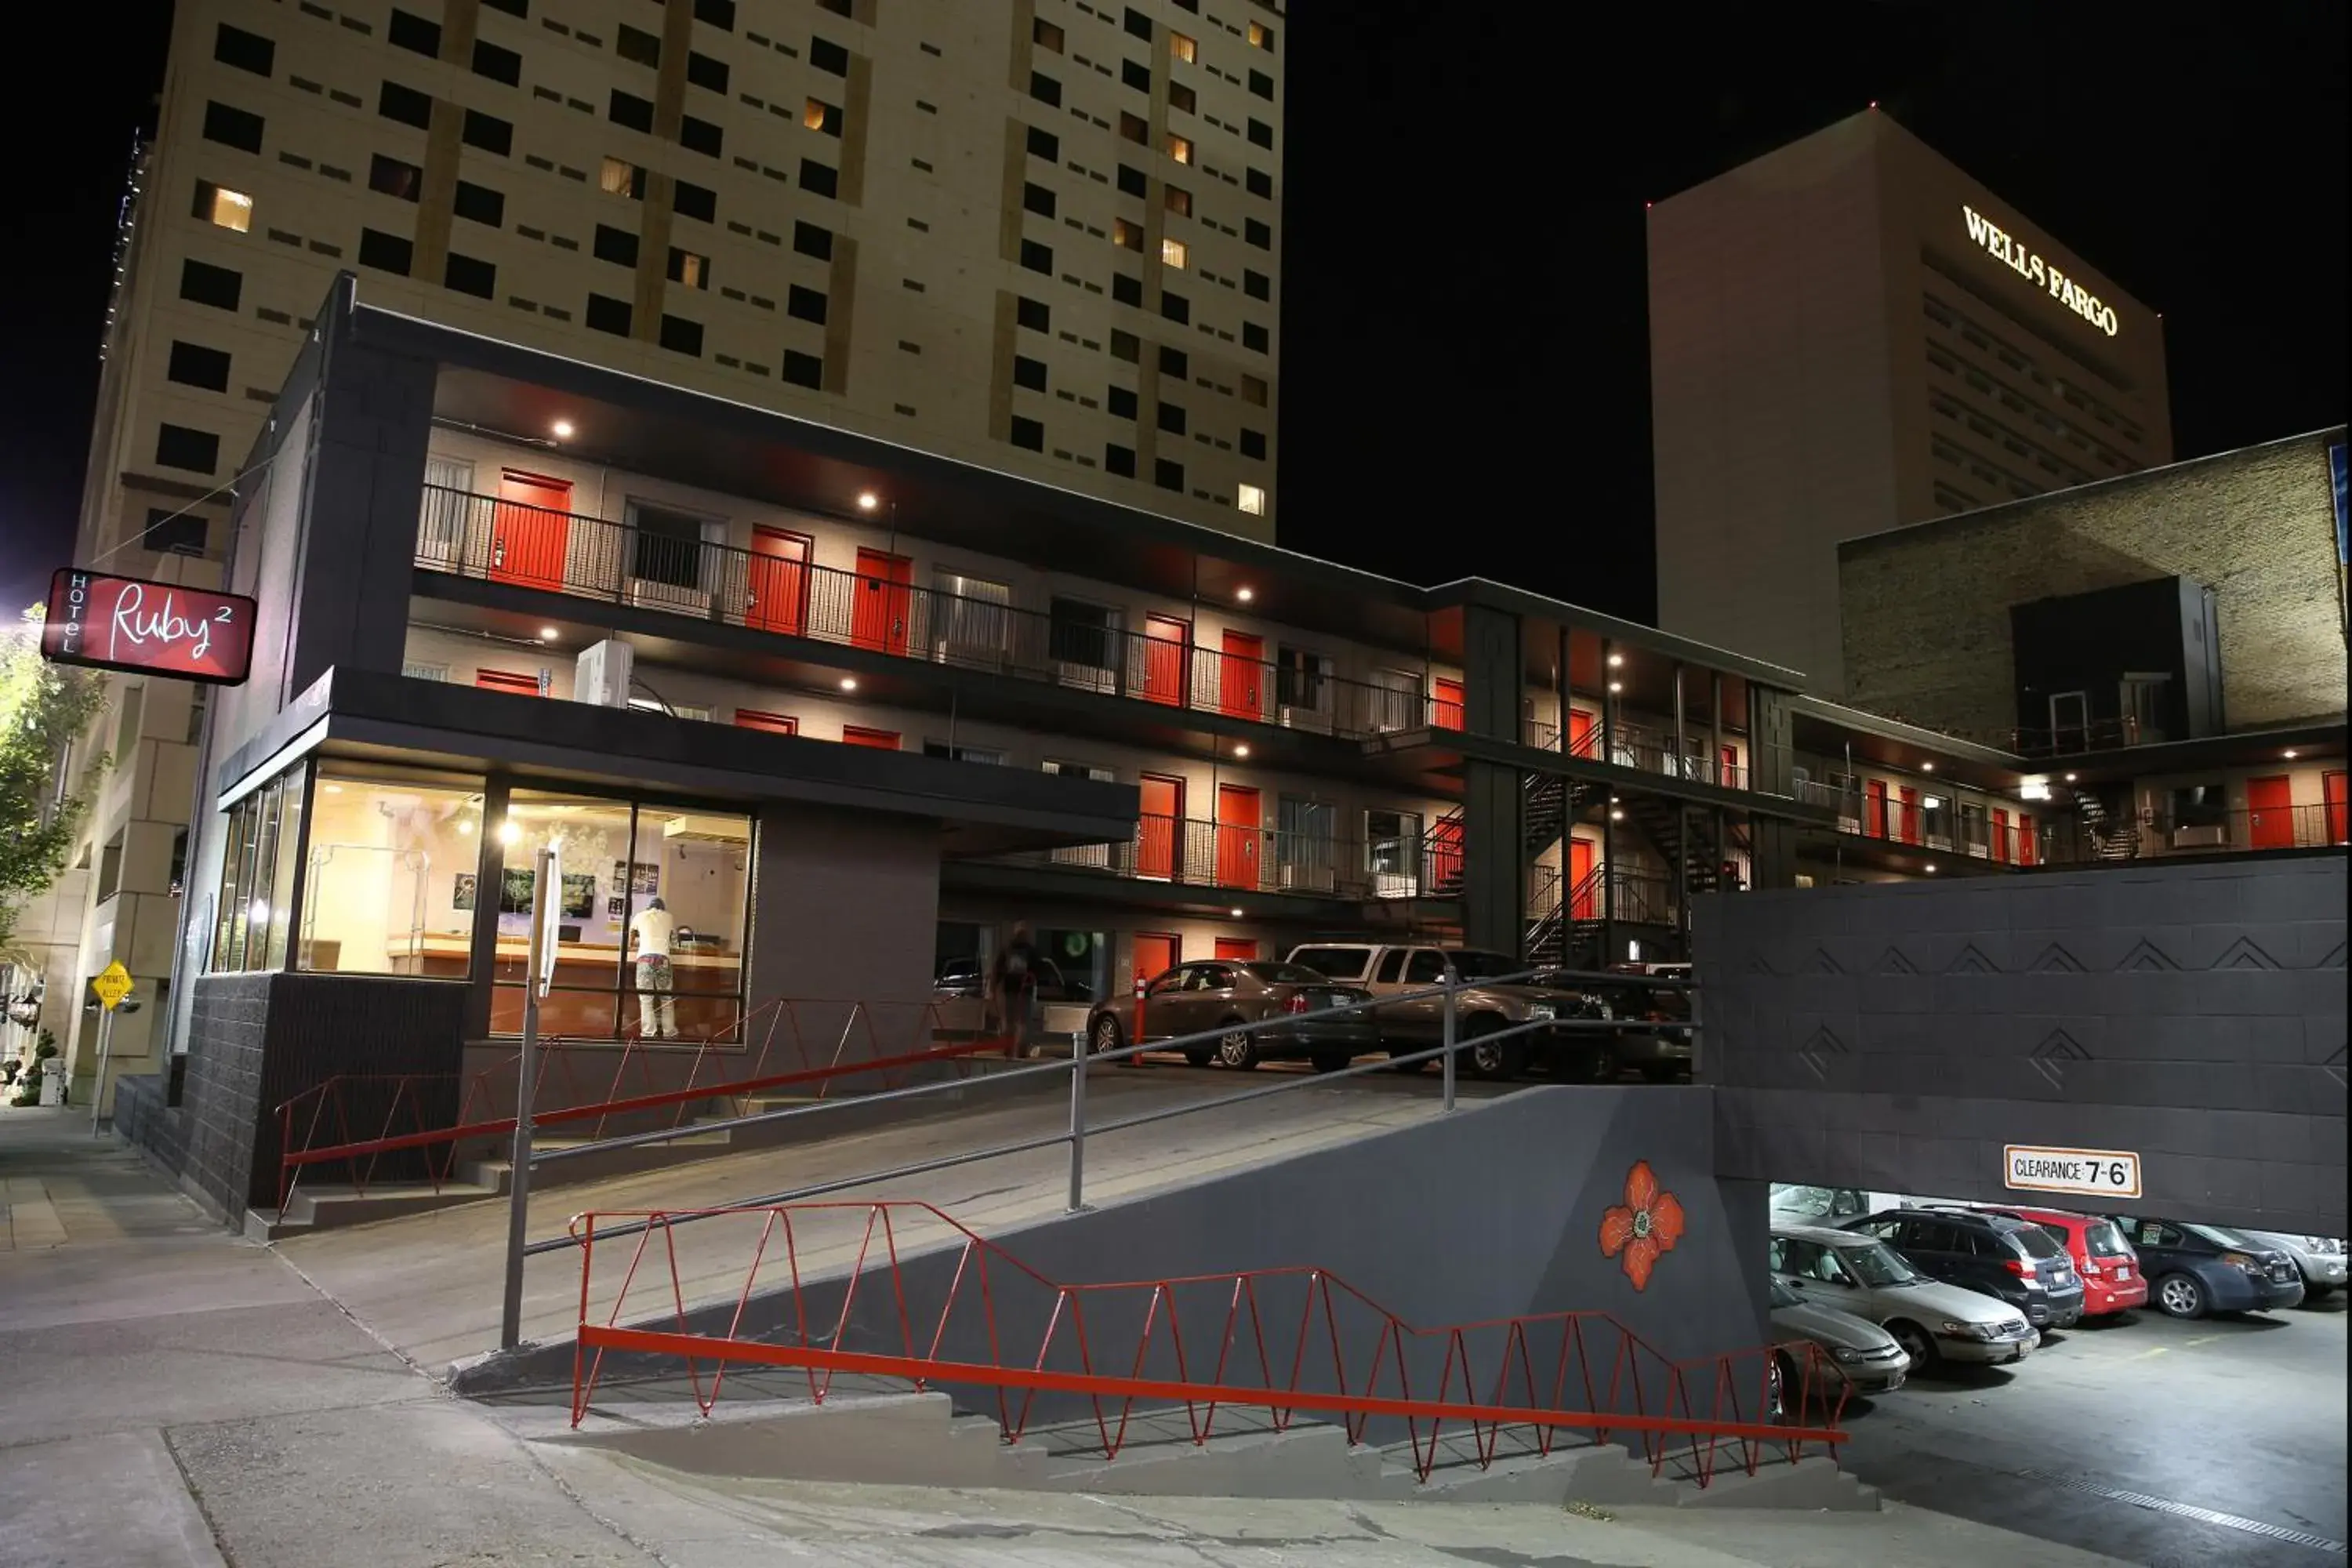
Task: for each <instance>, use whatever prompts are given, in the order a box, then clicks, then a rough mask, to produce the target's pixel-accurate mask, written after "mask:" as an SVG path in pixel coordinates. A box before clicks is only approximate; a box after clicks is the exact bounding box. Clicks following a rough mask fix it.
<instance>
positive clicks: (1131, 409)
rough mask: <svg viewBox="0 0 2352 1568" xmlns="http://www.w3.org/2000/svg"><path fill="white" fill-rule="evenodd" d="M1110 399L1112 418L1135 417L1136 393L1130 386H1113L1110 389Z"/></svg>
mask: <svg viewBox="0 0 2352 1568" xmlns="http://www.w3.org/2000/svg"><path fill="white" fill-rule="evenodd" d="M1108 401H1109V405H1110V416H1111V417H1112V418H1114V419H1132V418H1134V417H1135V394H1134V393H1133V392H1131V391H1129V389H1128V388H1126V387H1124V386H1114V387H1112V388H1111V389H1110V397H1109V400H1108Z"/></svg>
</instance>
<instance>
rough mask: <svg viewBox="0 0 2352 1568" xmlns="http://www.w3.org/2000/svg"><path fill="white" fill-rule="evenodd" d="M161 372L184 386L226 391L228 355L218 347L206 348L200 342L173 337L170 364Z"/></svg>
mask: <svg viewBox="0 0 2352 1568" xmlns="http://www.w3.org/2000/svg"><path fill="white" fill-rule="evenodd" d="M163 374H166V375H168V376H170V377H171V378H172V379H173V381H176V382H179V383H180V384H183V385H185V386H201V387H204V388H205V389H207V390H208V391H212V392H226V391H227V390H228V355H227V354H226V353H222V352H221V351H220V350H219V349H208V348H205V347H204V346H203V345H202V344H200V343H184V342H179V341H177V340H176V339H175V340H173V343H172V361H171V365H170V367H169V368H168V369H167V370H165V371H164V373H163Z"/></svg>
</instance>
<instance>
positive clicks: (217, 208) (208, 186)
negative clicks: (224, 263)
mask: <svg viewBox="0 0 2352 1568" xmlns="http://www.w3.org/2000/svg"><path fill="white" fill-rule="evenodd" d="M194 216H197V217H199V218H202V219H203V220H204V221H205V222H206V223H208V224H211V225H213V226H215V227H216V228H231V229H235V230H236V232H237V233H239V234H247V233H250V232H251V231H252V228H253V198H252V197H251V196H248V195H246V194H245V193H244V192H243V191H232V190H230V189H229V188H228V187H227V186H226V185H215V184H213V183H212V182H211V181H210V180H198V181H197V182H196V207H195V214H194Z"/></svg>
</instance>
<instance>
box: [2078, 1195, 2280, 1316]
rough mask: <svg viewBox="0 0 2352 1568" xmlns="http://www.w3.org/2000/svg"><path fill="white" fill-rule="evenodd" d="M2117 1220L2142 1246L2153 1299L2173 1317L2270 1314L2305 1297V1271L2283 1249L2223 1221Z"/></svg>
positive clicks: (2122, 1217) (2126, 1235) (2141, 1255)
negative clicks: (2223, 1313) (2240, 1313)
mask: <svg viewBox="0 0 2352 1568" xmlns="http://www.w3.org/2000/svg"><path fill="white" fill-rule="evenodd" d="M2115 1222H2116V1229H2118V1230H2120V1231H2122V1232H2123V1233H2124V1239H2125V1240H2126V1241H2128V1242H2130V1243H2131V1244H2132V1246H2133V1247H2136V1248H2137V1249H2138V1252H2139V1259H2140V1267H2141V1268H2144V1269H2146V1270H2147V1299H2148V1300H2150V1301H2152V1302H2154V1303H2155V1304H2156V1310H2158V1311H2159V1312H2162V1313H2163V1314H2164V1315H2165V1316H2167V1317H2169V1318H2201V1317H2203V1316H2205V1314H2206V1313H2208V1312H2267V1311H2270V1310H2273V1309H2274V1308H2279V1307H2292V1306H2294V1304H2295V1303H2296V1302H2298V1301H2301V1300H2303V1270H2302V1269H2300V1268H2296V1267H2295V1264H2294V1256H2293V1255H2292V1254H2290V1253H2288V1252H2287V1251H2286V1250H2285V1249H2284V1248H2283V1247H2266V1246H2264V1245H2263V1243H2261V1242H2259V1241H2256V1240H2255V1239H2254V1238H2253V1237H2251V1236H2247V1235H2245V1234H2244V1233H2243V1232H2242V1231H2235V1230H2231V1228H2230V1227H2229V1226H2223V1225H2199V1224H2197V1223H2196V1222H2195V1221H2193V1220H2177V1219H2150V1218H2147V1217H2146V1216H2140V1217H2132V1216H2128V1215H2116V1216H2115Z"/></svg>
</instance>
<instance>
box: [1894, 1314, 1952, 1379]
mask: <svg viewBox="0 0 2352 1568" xmlns="http://www.w3.org/2000/svg"><path fill="white" fill-rule="evenodd" d="M1886 1331H1887V1332H1888V1333H1890V1334H1893V1335H1894V1336H1895V1343H1896V1344H1898V1345H1901V1346H1902V1347H1903V1353H1904V1354H1905V1355H1907V1356H1909V1357H1910V1358H1911V1368H1912V1370H1913V1371H1914V1372H1927V1371H1930V1370H1932V1369H1933V1368H1934V1367H1935V1365H1936V1363H1937V1362H1939V1361H1941V1360H1943V1359H1944V1358H1943V1356H1942V1354H1941V1352H1938V1351H1937V1349H1936V1336H1935V1335H1933V1334H1931V1333H1929V1332H1928V1331H1927V1330H1925V1329H1923V1328H1921V1327H1920V1326H1919V1325H1918V1324H1916V1323H1915V1322H1913V1321H1910V1320H1909V1319H1908V1318H1897V1319H1895V1321H1893V1322H1891V1323H1888V1324H1887V1325H1886Z"/></svg>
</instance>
